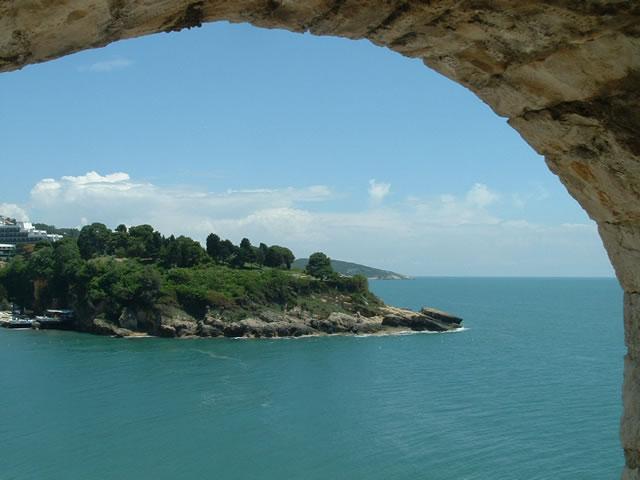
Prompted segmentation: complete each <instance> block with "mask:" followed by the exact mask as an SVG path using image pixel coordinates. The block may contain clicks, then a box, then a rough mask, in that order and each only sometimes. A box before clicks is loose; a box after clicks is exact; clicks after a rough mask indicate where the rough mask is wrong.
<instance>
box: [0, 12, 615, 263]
mask: <svg viewBox="0 0 640 480" xmlns="http://www.w3.org/2000/svg"><path fill="white" fill-rule="evenodd" d="M0 105H2V107H1V110H0V132H1V133H0V136H1V137H0V140H1V141H2V149H1V150H0V159H1V160H2V166H3V170H4V172H5V179H9V181H5V182H3V188H2V194H1V196H0V210H4V212H5V213H7V214H13V215H16V216H22V217H28V218H30V219H31V220H34V221H44V222H48V223H55V224H57V225H60V226H63V225H64V226H78V225H82V224H83V223H85V222H92V221H102V222H105V223H107V224H109V225H111V226H115V225H116V224H118V223H127V224H136V223H144V222H149V223H152V224H154V225H156V226H157V227H158V228H160V229H161V230H162V231H163V232H164V233H167V234H169V233H178V234H180V233H184V234H188V235H191V236H193V237H194V238H198V239H203V238H204V237H205V236H206V234H207V233H208V232H209V231H212V230H213V231H216V232H218V233H220V234H221V235H223V236H229V237H230V238H232V239H233V240H234V241H238V240H239V239H240V238H242V237H243V236H249V238H251V239H252V240H253V241H254V243H257V242H259V241H265V242H267V243H280V244H285V245H290V246H292V247H293V249H294V252H295V253H296V254H297V255H298V256H305V255H307V254H309V253H310V252H312V251H315V250H323V251H326V252H327V253H328V254H329V255H330V256H333V257H335V258H340V259H345V260H354V261H360V262H364V263H368V264H372V265H374V266H380V267H384V268H390V269H394V270H398V271H402V272H405V273H409V274H431V275H611V273H612V270H611V267H610V266H609V262H608V260H607V258H606V254H605V253H604V250H603V248H602V246H601V242H600V240H599V238H598V236H597V232H596V230H595V227H594V225H593V224H592V222H591V221H590V220H589V219H588V218H587V216H586V214H585V213H584V212H583V211H582V210H581V208H580V207H579V206H578V205H577V203H576V202H575V201H574V200H573V199H572V198H571V197H569V195H568V194H567V193H566V191H565V189H564V187H563V186H562V185H561V184H560V182H559V181H558V180H557V178H556V177H555V176H553V175H552V174H551V173H550V172H549V171H548V170H547V168H546V166H545V165H544V160H543V158H542V157H540V156H539V155H537V154H536V153H535V152H534V151H533V150H532V149H531V148H530V147H529V146H528V145H527V144H526V143H525V142H524V141H523V140H522V139H521V138H520V137H519V135H518V134H517V133H516V132H515V131H514V130H512V129H511V128H510V127H509V126H508V125H507V123H506V121H505V120H504V119H502V118H499V117H497V116H496V115H495V114H494V113H493V112H492V111H491V110H490V109H489V108H488V107H487V106H486V105H484V104H483V103H482V102H481V101H479V100H478V99H477V98H475V97H474V96H473V95H472V94H471V93H470V92H468V91H467V90H465V89H464V88H462V87H460V86H458V85H456V84H454V83H453V82H451V81H450V80H448V79H446V78H444V77H442V76H440V75H438V74H437V73H435V72H433V71H431V70H429V69H427V68H425V67H424V66H423V64H422V63H421V62H420V61H418V60H412V59H407V58H404V57H401V56H400V55H397V54H395V53H392V52H390V51H387V50H384V49H381V48H378V47H375V46H373V45H371V44H370V43H369V42H367V41H355V42H354V41H350V40H345V39H338V38H323V37H313V36H310V35H300V34H292V33H288V32H283V31H274V30H260V29H256V28H253V27H250V26H247V25H229V24H226V23H218V24H210V25H205V26H204V27H202V28H200V29H193V30H189V31H183V32H180V33H172V34H159V35H154V36H151V37H145V38H141V39H135V40H129V41H125V42H119V43H116V44H113V45H110V46H108V47H106V48H102V49H97V50H91V51H86V52H81V53H78V54H75V55H71V56H68V57H65V58H62V59H59V60H56V61H53V62H49V63H45V64H41V65H34V66H29V67H27V68H25V69H23V70H21V71H18V72H12V73H8V74H3V75H0ZM1 213H2V211H0V214H1Z"/></svg>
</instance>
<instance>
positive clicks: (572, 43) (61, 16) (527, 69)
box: [0, 0, 640, 479]
mask: <svg viewBox="0 0 640 480" xmlns="http://www.w3.org/2000/svg"><path fill="white" fill-rule="evenodd" d="M216 20H229V21H232V22H249V23H252V24H254V25H256V26H260V27H266V28H284V29H287V30H291V31H296V32H303V31H310V32H312V33H314V34H318V35H334V36H342V37H348V38H354V39H359V38H368V39H369V40H371V41H372V42H373V43H375V44H376V45H380V46H384V47H387V48H390V49H392V50H395V51H397V52H398V53H400V54H402V55H405V56H408V57H415V58H421V59H422V60H423V61H424V63H425V64H426V65H427V66H429V67H431V68H433V69H435V70H437V71H438V72H440V73H442V74H444V75H446V76H447V77H449V78H451V79H452V80H454V81H456V82H458V83H461V84H462V85H465V86H466V87H468V88H469V89H471V90H472V91H473V92H475V93H476V94H477V95H478V96H479V97H480V98H481V99H482V100H484V101H485V102H486V103H487V104H489V105H490V106H491V107H492V108H493V109H494V111H495V112H496V113H497V114H498V115H501V116H505V117H508V118H509V123H510V124H511V125H512V126H513V127H514V128H515V129H516V130H518V131H519V132H520V133H521V135H522V137H523V138H524V139H525V140H526V141H527V142H528V143H529V144H530V145H531V146H532V147H533V148H534V149H535V150H536V151H538V152H539V153H541V154H542V155H544V156H545V159H546V162H547V164H548V166H549V168H550V169H551V170H552V171H553V172H554V173H555V174H557V175H558V177H559V178H560V180H561V181H562V182H563V183H564V185H565V186H566V187H567V190H568V191H569V193H570V194H571V195H572V196H573V197H574V198H576V199H577V200H578V202H580V204H581V205H582V206H583V207H584V208H585V210H586V211H587V212H588V214H589V215H590V216H591V218H593V219H594V220H595V221H596V222H597V223H598V226H599V230H600V234H601V236H602V239H603V241H604V244H605V247H606V249H607V251H608V253H609V257H610V258H611V261H612V263H613V265H614V268H615V270H616V273H617V275H618V279H619V280H620V283H621V285H622V287H623V288H624V290H625V292H626V294H625V330H626V343H627V346H628V349H629V353H628V355H627V356H626V359H625V387H624V417H623V421H622V442H623V448H624V450H625V458H626V463H627V466H626V468H625V471H624V474H623V477H624V478H625V479H640V470H639V468H638V467H639V465H640V338H639V332H640V330H639V328H640V325H639V324H640V320H639V319H640V299H639V298H640V297H639V295H640V268H639V267H640V136H639V133H640V128H639V127H640V2H637V1H630V0H609V1H606V0H557V1H553V0H519V1H517V2H516V1H513V0H475V1H474V0H440V1H438V0H433V1H426V0H421V1H418V0H408V1H391V0H201V1H193V0H3V1H0V72H1V71H10V70H14V69H17V68H21V67H23V66H25V65H27V64H31V63H37V62H42V61H46V60H50V59H53V58H57V57H60V56H62V55H66V54H69V53H72V52H76V51H79V50H82V49H86V48H94V47H100V46H104V45H106V44H108V43H110V42H113V41H116V40H120V39H124V38H132V37H137V36H140V35H146V34H150V33H156V32H163V31H164V32H170V31H176V30H180V29H182V28H189V27H195V26H199V25H201V24H202V23H204V22H210V21H216ZM203 51H206V50H203Z"/></svg>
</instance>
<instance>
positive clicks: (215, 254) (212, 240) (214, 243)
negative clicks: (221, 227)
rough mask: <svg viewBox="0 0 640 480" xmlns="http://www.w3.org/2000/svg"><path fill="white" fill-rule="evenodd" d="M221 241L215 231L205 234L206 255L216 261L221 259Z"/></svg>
mask: <svg viewBox="0 0 640 480" xmlns="http://www.w3.org/2000/svg"><path fill="white" fill-rule="evenodd" d="M221 254H222V241H221V240H220V237H219V236H218V235H216V234H215V233H210V234H209V235H208V236H207V255H209V256H210V257H211V258H212V259H213V260H215V261H216V262H221V261H222V256H221Z"/></svg>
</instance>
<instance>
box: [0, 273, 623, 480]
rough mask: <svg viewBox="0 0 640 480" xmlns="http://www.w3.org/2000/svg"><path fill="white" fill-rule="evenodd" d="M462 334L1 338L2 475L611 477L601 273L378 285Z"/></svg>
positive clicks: (610, 329) (611, 325)
mask: <svg viewBox="0 0 640 480" xmlns="http://www.w3.org/2000/svg"><path fill="white" fill-rule="evenodd" d="M372 288H373V290H374V291H375V292H376V293H378V294H379V295H381V296H382V297H383V298H384V299H385V300H386V301H387V302H388V303H392V304H397V305H401V306H408V307H413V308H417V307H420V306H421V305H422V304H428V305H431V306H435V307H439V308H443V309H445V310H449V311H451V312H454V313H457V314H460V315H462V316H463V317H464V318H465V323H466V326H467V328H468V330H466V331H463V332H459V333H448V334H435V335H434V334H417V335H407V336H395V337H366V338H354V337H331V338H309V339H296V340H286V339H285V340H258V341H256V340H227V339H219V340H165V339H141V340H124V339H111V338H105V337H96V336H90V335H81V334H75V333H67V332H31V331H8V330H4V329H0V365H1V367H0V479H2V480H8V479H38V480H40V479H61V480H62V479H64V480H72V479H83V480H84V479H88V480H91V479H96V480H97V479H100V480H103V479H137V480H141V479H149V480H151V479H154V480H155V479H176V478H180V479H204V478H211V479H243V480H244V479H318V480H319V479H323V480H325V479H434V480H436V479H483V480H484V479H491V480H497V479H509V480H511V479H554V480H556V479H576V478H580V479H581V480H586V479H598V480H602V479H616V478H618V476H619V472H620V466H621V465H622V462H623V459H622V455H621V451H620V447H619V442H618V419H619V416H620V412H621V406H620V384H621V378H622V371H621V369H622V355H623V353H624V351H623V338H622V320H621V317H622V311H621V303H622V302H621V297H622V294H621V291H620V289H619V287H618V286H617V284H616V283H615V281H614V280H608V279H456V278H425V279H417V280H413V281H405V282H401V281H397V282H383V281H379V282H372Z"/></svg>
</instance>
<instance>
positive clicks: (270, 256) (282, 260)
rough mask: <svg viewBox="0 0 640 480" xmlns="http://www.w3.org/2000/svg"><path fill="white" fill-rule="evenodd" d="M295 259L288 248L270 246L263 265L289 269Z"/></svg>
mask: <svg viewBox="0 0 640 480" xmlns="http://www.w3.org/2000/svg"><path fill="white" fill-rule="evenodd" d="M295 258H296V257H295V256H294V255H293V252H292V251H291V250H289V249H288V248H286V247H281V246H279V245H272V246H270V247H269V248H268V249H267V254H266V256H265V260H264V264H265V265H266V266H267V267H273V268H282V267H284V268H287V269H290V268H291V264H292V263H293V261H294V260H295Z"/></svg>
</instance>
